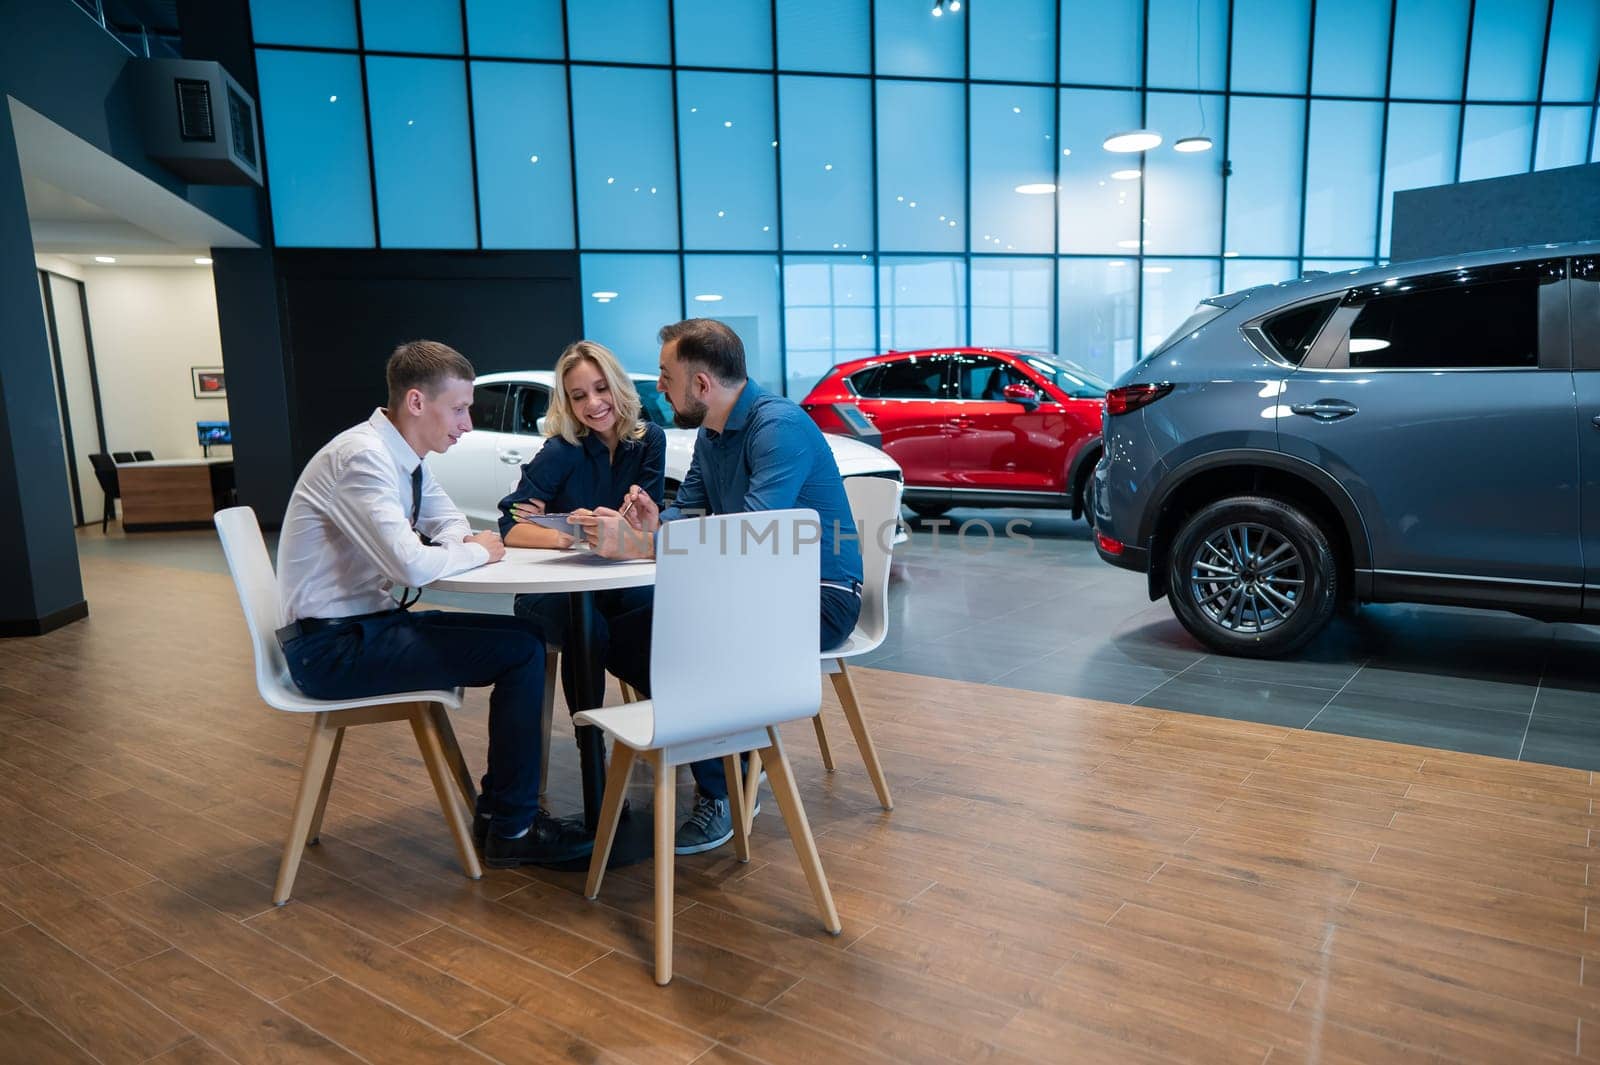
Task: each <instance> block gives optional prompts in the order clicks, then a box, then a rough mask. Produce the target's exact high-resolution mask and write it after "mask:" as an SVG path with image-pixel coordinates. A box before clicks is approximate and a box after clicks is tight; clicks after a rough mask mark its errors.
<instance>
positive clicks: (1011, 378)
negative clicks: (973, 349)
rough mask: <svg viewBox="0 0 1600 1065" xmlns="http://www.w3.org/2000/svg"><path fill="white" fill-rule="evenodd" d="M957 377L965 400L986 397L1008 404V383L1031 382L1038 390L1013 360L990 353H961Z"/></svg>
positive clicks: (1033, 385)
mask: <svg viewBox="0 0 1600 1065" xmlns="http://www.w3.org/2000/svg"><path fill="white" fill-rule="evenodd" d="M956 379H957V381H958V383H959V386H960V392H959V395H960V397H961V398H962V399H976V400H985V401H988V402H990V403H1004V402H1005V401H1006V397H1005V387H1006V386H1007V385H1027V386H1028V387H1029V388H1034V389H1037V387H1038V386H1037V385H1035V384H1034V382H1032V381H1030V380H1028V378H1027V377H1026V376H1025V375H1024V374H1023V373H1022V372H1021V371H1019V370H1017V369H1015V368H1014V367H1012V366H1011V365H1010V364H1009V363H1004V362H1001V361H1000V360H999V359H995V358H990V357H989V356H988V355H961V356H958V357H957V359H956Z"/></svg>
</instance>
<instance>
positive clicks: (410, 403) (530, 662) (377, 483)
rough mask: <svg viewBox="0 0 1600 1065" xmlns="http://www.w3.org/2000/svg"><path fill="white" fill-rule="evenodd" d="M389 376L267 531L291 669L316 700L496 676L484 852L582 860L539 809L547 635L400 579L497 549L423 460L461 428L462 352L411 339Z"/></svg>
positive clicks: (503, 858)
mask: <svg viewBox="0 0 1600 1065" xmlns="http://www.w3.org/2000/svg"><path fill="white" fill-rule="evenodd" d="M387 376H388V383H389V401H388V406H387V407H380V408H378V409H377V410H375V411H373V412H372V416H371V417H370V418H368V419H367V420H366V421H364V422H362V423H361V424H359V425H356V426H353V427H351V428H349V429H346V430H345V431H344V432H342V433H340V434H339V435H338V436H336V437H334V438H333V440H332V441H330V442H329V443H328V444H327V445H326V446H325V447H323V449H322V450H321V451H319V452H317V453H316V455H314V456H313V457H312V459H311V461H310V462H308V463H307V464H306V468H305V470H304V471H302V472H301V474H300V480H299V482H298V483H297V484H296V485H295V488H294V495H293V496H291V497H290V500H289V509H288V512H287V513H286V515H285V516H284V519H283V532H282V534H281V535H280V537H279V539H278V595H279V601H280V602H281V603H282V605H283V615H284V616H283V622H284V627H283V628H282V629H280V630H279V631H278V638H279V641H280V642H281V643H282V645H283V650H284V657H285V658H286V659H287V660H288V663H289V673H290V675H291V676H293V678H294V682H295V684H296V685H298V686H299V687H300V690H301V691H303V692H305V693H306V694H307V695H309V696H311V697H313V698H317V699H349V698H359V697H362V696H368V695H383V694H387V693H389V692H399V691H415V690H419V689H427V688H453V687H456V686H457V685H465V686H467V687H481V686H486V685H490V684H492V685H494V691H493V692H492V693H491V694H490V696H489V768H488V772H487V773H486V774H484V777H483V792H482V795H481V797H480V798H479V800H478V812H477V818H476V820H475V824H474V830H475V835H476V836H477V837H478V839H479V842H480V845H481V846H482V847H483V852H484V862H485V864H488V865H491V866H496V867H508V866H514V865H522V864H537V863H547V862H562V861H569V860H571V859H573V858H581V857H583V856H584V855H585V854H588V853H589V852H590V851H591V850H592V849H593V847H594V841H593V839H592V837H590V836H588V835H587V834H586V833H585V832H584V830H583V828H582V826H581V825H580V824H577V823H575V822H571V821H566V820H562V819H559V818H555V817H552V816H550V815H549V814H548V813H546V812H545V811H544V810H542V809H540V807H539V785H540V781H539V767H540V764H541V748H542V745H543V743H544V734H543V729H542V728H541V720H540V710H541V706H542V701H543V694H544V641H543V640H542V639H541V638H540V637H539V636H538V635H536V634H535V633H534V632H533V631H532V630H531V629H530V628H529V627H528V625H527V623H526V622H524V621H523V620H522V619H520V618H515V617H504V616H499V615H493V614H464V613H456V612H445V611H436V610H411V609H409V607H410V605H411V603H413V602H415V598H414V597H412V596H411V595H409V594H407V592H406V589H411V588H417V589H420V588H421V587H422V586H423V585H426V584H429V583H430V582H432V581H435V580H438V579H440V578H441V577H449V576H451V575H453V574H456V573H460V572H462V571H464V570H469V569H473V568H475V567H477V566H482V565H484V564H486V563H489V562H495V561H498V560H499V559H501V558H503V557H504V556H505V551H506V549H505V545H504V544H503V543H501V541H500V536H499V534H498V533H494V532H481V533H474V532H472V529H471V526H469V525H468V524H467V520H466V518H465V517H464V516H463V515H462V514H461V511H459V510H458V509H456V506H455V504H454V503H452V502H451V501H450V497H449V496H447V495H446V494H445V493H444V490H443V489H442V488H440V487H439V485H438V483H437V482H436V481H434V479H433V477H432V475H431V473H429V471H428V470H427V468H426V467H425V466H424V465H423V463H422V460H423V458H424V457H425V456H426V455H427V454H428V452H430V451H439V452H443V451H446V450H448V449H449V448H450V446H451V445H452V444H454V443H455V442H456V441H457V440H459V439H460V438H461V436H462V434H463V433H466V432H467V431H468V430H470V429H471V428H472V422H471V419H470V418H469V417H468V410H469V409H470V408H471V406H472V381H473V378H474V377H475V376H476V375H475V373H474V371H473V368H472V364H471V363H470V362H468V361H467V360H466V358H465V357H464V356H462V355H461V354H460V353H459V352H457V351H455V350H454V349H452V348H450V347H447V346H446V345H444V344H440V343H438V342H437V341H432V340H414V341H411V342H410V343H407V344H402V345H400V346H399V347H398V348H396V349H395V351H394V354H393V355H391V356H390V358H389V364H388V368H387ZM397 588H398V589H400V590H401V596H402V598H401V600H400V601H399V602H396V600H395V599H394V598H393V596H392V595H391V592H392V591H394V590H395V589H397Z"/></svg>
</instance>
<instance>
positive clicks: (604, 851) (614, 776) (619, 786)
mask: <svg viewBox="0 0 1600 1065" xmlns="http://www.w3.org/2000/svg"><path fill="white" fill-rule="evenodd" d="M633 759H634V751H633V748H632V747H629V746H628V745H627V744H626V743H620V742H618V741H616V740H613V741H612V742H611V765H610V766H609V767H607V769H606V795H605V798H604V800H602V801H601V803H600V821H599V823H598V824H596V825H595V826H594V854H593V855H592V856H591V857H590V858H589V880H588V882H587V883H585V884H584V886H583V894H584V896H585V897H586V898H591V899H592V898H597V897H599V895H600V881H601V880H602V879H603V878H604V877H605V875H606V863H607V862H609V861H610V860H611V845H612V844H613V843H615V842H616V839H617V822H618V821H619V820H620V819H621V818H622V797H623V796H624V795H626V794H627V793H628V778H629V777H630V776H632V775H633Z"/></svg>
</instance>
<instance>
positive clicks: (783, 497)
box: [661, 381, 861, 583]
mask: <svg viewBox="0 0 1600 1065" xmlns="http://www.w3.org/2000/svg"><path fill="white" fill-rule="evenodd" d="M790 508H806V509H810V510H815V511H816V512H817V516H818V517H819V518H820V519H821V521H822V544H821V547H822V579H823V580H825V581H835V582H839V583H849V582H850V581H859V580H861V548H860V540H859V538H858V535H857V533H856V527H855V519H854V518H852V517H851V516H850V500H849V497H847V496H846V495H845V492H844V482H843V481H842V480H841V479H840V478H839V466H838V464H837V463H835V462H834V460H833V449H832V448H830V447H829V446H828V442H827V441H826V440H824V439H823V437H822V430H820V429H818V428H817V425H816V423H815V422H813V421H812V420H811V417H810V416H809V415H808V414H806V412H805V411H803V410H801V409H800V407H799V406H798V405H796V404H795V403H794V402H793V401H792V400H789V399H785V398H784V397H783V396H776V395H773V394H772V393H771V392H768V391H767V390H766V389H764V388H762V387H761V386H760V385H758V384H756V383H755V382H754V381H746V382H745V386H744V391H743V392H741V393H740V394H739V399H738V401H737V402H735V403H734V405H733V411H732V412H731V413H730V414H729V415H728V422H727V424H726V425H724V426H723V427H722V431H721V432H718V431H716V430H714V429H706V428H702V429H701V430H700V434H699V436H697V437H696V438H695V442H694V461H693V462H691V463H690V465H689V472H688V474H686V475H685V476H684V479H683V486H682V487H680V488H679V489H678V498H677V500H676V502H675V503H674V504H673V506H672V507H671V508H669V509H668V510H666V511H664V512H663V513H662V515H661V520H663V521H671V520H672V519H674V518H681V517H683V516H684V514H685V513H691V514H692V513H706V514H741V513H748V512H750V511H755V510H788V509H790Z"/></svg>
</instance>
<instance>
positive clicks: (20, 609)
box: [0, 96, 89, 636]
mask: <svg viewBox="0 0 1600 1065" xmlns="http://www.w3.org/2000/svg"><path fill="white" fill-rule="evenodd" d="M88 613H89V605H88V603H86V602H84V598H83V581H82V580H81V579H80V577H79V575H78V544H77V540H76V539H75V533H74V531H73V523H72V502H71V492H70V489H69V487H68V482H67V467H66V459H65V457H64V452H63V450H62V445H61V417H60V415H59V413H58V412H57V409H56V383H55V371H54V363H53V361H52V359H51V357H50V343H49V340H48V339H47V338H46V336H45V324H44V308H43V305H42V304H41V302H40V298H39V282H38V274H37V273H36V272H35V269H34V262H33V234H32V231H31V230H30V228H29V226H28V205H27V201H26V200H25V199H24V198H23V193H22V168H21V165H20V164H19V163H18V160H17V142H16V137H15V135H14V134H13V132H12V128H11V110H10V108H9V107H8V106H7V105H6V103H5V99H4V97H3V96H0V636H37V635H39V634H41V633H44V632H49V631H50V630H51V629H54V628H59V627H60V626H62V625H65V624H66V623H67V622H69V621H76V620H77V619H79V618H81V617H84V616H86V615H87V614H88Z"/></svg>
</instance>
